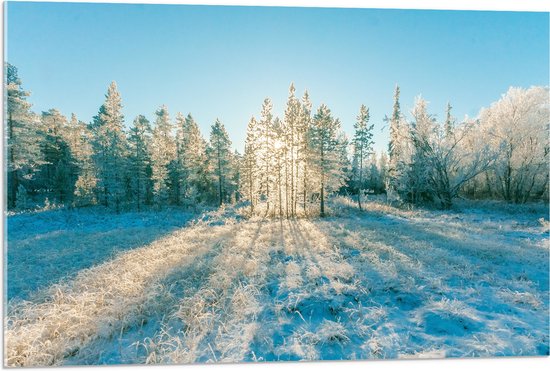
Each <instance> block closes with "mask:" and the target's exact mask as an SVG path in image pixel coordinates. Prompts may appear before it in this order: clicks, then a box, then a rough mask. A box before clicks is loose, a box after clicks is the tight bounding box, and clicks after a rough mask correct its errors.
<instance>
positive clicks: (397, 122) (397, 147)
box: [386, 85, 403, 199]
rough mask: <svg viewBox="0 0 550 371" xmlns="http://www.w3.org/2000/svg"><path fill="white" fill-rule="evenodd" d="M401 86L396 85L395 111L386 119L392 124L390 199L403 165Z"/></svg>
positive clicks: (389, 150)
mask: <svg viewBox="0 0 550 371" xmlns="http://www.w3.org/2000/svg"><path fill="white" fill-rule="evenodd" d="M399 94H400V89H399V86H397V85H396V86H395V93H394V96H393V111H392V115H391V117H390V118H386V121H387V122H389V125H390V141H389V144H388V155H389V162H388V173H387V184H386V192H387V194H388V199H392V198H393V197H395V195H396V193H397V189H398V184H399V182H400V179H399V178H400V176H401V171H402V169H401V167H402V148H401V146H402V143H401V142H402V141H403V138H401V125H402V122H401V121H402V115H401V106H400V103H399Z"/></svg>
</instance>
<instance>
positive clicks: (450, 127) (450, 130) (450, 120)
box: [445, 102, 455, 137]
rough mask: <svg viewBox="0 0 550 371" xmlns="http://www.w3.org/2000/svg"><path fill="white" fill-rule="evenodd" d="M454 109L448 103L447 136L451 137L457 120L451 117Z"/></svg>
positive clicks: (446, 111)
mask: <svg viewBox="0 0 550 371" xmlns="http://www.w3.org/2000/svg"><path fill="white" fill-rule="evenodd" d="M452 109H453V107H452V106H451V103H450V102H447V108H446V110H445V136H446V137H451V136H452V135H453V131H454V126H455V120H454V118H453V116H452V115H451V110H452Z"/></svg>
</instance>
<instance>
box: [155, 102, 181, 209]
mask: <svg viewBox="0 0 550 371" xmlns="http://www.w3.org/2000/svg"><path fill="white" fill-rule="evenodd" d="M155 115H156V120H155V127H154V129H153V136H152V140H151V146H150V151H151V153H150V156H151V179H152V181H153V197H154V201H155V204H156V205H158V206H159V207H160V206H162V205H166V204H167V203H168V202H169V201H170V199H171V196H172V200H173V201H176V202H177V198H176V197H175V195H176V194H179V189H178V183H177V182H178V179H175V178H174V175H175V174H174V172H173V169H174V167H175V166H174V164H175V160H176V143H175V140H174V138H173V137H172V124H171V123H170V116H169V114H168V108H167V107H166V106H164V105H163V106H162V107H160V108H159V109H158V110H157V111H156V112H155Z"/></svg>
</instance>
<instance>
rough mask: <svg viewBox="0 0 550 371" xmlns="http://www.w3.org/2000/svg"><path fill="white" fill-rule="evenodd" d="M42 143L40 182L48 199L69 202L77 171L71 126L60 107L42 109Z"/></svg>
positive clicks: (61, 202)
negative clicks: (72, 146)
mask: <svg viewBox="0 0 550 371" xmlns="http://www.w3.org/2000/svg"><path fill="white" fill-rule="evenodd" d="M40 121H41V131H42V135H43V138H44V139H43V141H42V143H41V148H42V158H43V159H44V164H43V165H42V166H41V171H40V177H39V178H40V182H39V183H40V184H39V185H38V186H39V187H41V188H42V189H43V190H44V191H45V194H46V195H47V197H48V198H49V199H53V200H55V201H56V202H58V203H60V204H67V205H70V204H71V202H72V196H73V192H74V184H75V182H76V174H77V172H78V168H77V163H76V160H75V159H74V158H73V155H72V152H71V147H70V145H69V140H70V139H71V130H72V128H71V127H70V126H69V123H68V122H67V118H66V117H65V116H63V115H62V114H61V113H60V112H59V111H58V110H56V109H51V110H49V111H47V112H42V116H41V120H40Z"/></svg>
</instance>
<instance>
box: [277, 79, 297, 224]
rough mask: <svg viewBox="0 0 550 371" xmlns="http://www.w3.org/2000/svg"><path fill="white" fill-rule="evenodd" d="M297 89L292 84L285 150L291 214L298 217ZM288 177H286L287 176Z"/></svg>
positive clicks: (285, 119) (285, 123) (286, 120)
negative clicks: (287, 157)
mask: <svg viewBox="0 0 550 371" xmlns="http://www.w3.org/2000/svg"><path fill="white" fill-rule="evenodd" d="M295 94H296V88H295V87H294V84H293V83H292V84H290V88H289V92H288V100H287V104H286V109H285V118H284V133H282V135H283V136H284V139H285V148H286V151H287V155H288V156H289V159H288V164H286V169H285V170H287V171H288V173H289V178H290V179H289V183H290V184H289V187H290V188H289V189H288V191H287V192H288V194H289V200H288V203H289V206H290V214H291V215H292V216H294V215H296V199H297V172H298V171H297V170H298V166H297V157H298V148H299V144H300V113H301V112H300V101H299V100H298V99H297V98H296V95H295ZM285 177H286V176H285Z"/></svg>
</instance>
